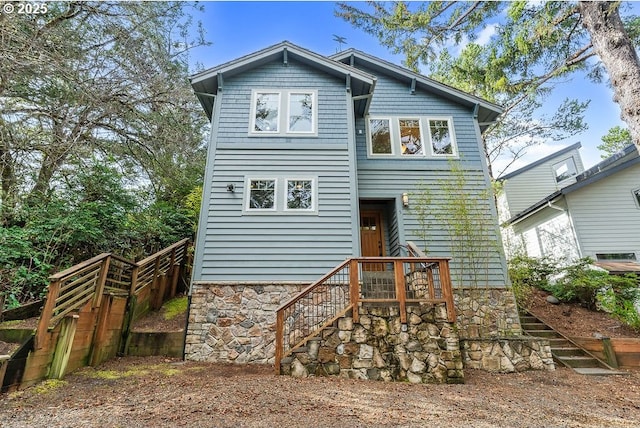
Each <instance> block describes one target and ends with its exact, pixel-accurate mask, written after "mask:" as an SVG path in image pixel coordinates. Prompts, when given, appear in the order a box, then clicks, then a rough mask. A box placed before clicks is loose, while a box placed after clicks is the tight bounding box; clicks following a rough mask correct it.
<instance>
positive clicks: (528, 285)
mask: <svg viewBox="0 0 640 428" xmlns="http://www.w3.org/2000/svg"><path fill="white" fill-rule="evenodd" d="M508 268H509V278H510V279H511V286H512V290H513V294H514V295H515V298H516V301H517V302H518V304H520V305H526V303H527V301H528V299H529V297H530V296H531V293H532V291H533V288H540V289H545V288H547V287H548V284H549V282H548V278H549V276H550V275H552V274H553V273H555V272H556V267H555V264H554V263H553V262H552V261H551V260H550V259H549V258H546V257H545V258H535V257H528V256H526V255H518V256H516V257H514V258H512V259H511V260H509V266H508Z"/></svg>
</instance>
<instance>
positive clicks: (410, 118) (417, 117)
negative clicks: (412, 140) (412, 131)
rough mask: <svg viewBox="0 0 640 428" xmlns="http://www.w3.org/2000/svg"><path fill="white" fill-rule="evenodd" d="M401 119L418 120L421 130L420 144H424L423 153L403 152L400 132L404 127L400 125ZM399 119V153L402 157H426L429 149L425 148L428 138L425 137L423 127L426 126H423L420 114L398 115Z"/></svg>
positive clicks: (419, 129)
mask: <svg viewBox="0 0 640 428" xmlns="http://www.w3.org/2000/svg"><path fill="white" fill-rule="evenodd" d="M401 120H417V121H418V131H419V132H420V144H422V147H421V148H422V153H421V154H415V153H409V154H404V153H402V134H401V133H400V132H401V130H402V127H401V126H400V121H401ZM397 121H398V131H397V134H398V135H397V137H398V144H399V154H400V156H401V157H403V158H407V159H408V158H419V157H420V158H421V157H425V156H426V153H427V150H426V148H425V146H426V144H427V139H426V138H424V132H423V129H424V127H423V126H422V118H420V116H398V117H397Z"/></svg>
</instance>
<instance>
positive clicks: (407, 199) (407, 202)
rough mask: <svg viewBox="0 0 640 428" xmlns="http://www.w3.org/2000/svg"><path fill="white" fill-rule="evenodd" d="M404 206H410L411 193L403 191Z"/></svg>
mask: <svg viewBox="0 0 640 428" xmlns="http://www.w3.org/2000/svg"><path fill="white" fill-rule="evenodd" d="M402 206H403V207H405V208H407V207H409V194H408V193H403V194H402Z"/></svg>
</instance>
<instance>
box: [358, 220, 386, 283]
mask: <svg viewBox="0 0 640 428" xmlns="http://www.w3.org/2000/svg"><path fill="white" fill-rule="evenodd" d="M360 248H361V252H362V257H382V256H384V234H383V233H382V213H381V212H380V211H361V212H360ZM362 269H363V270H377V271H380V270H385V266H384V263H366V264H364V265H363V266H362Z"/></svg>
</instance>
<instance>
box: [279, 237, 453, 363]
mask: <svg viewBox="0 0 640 428" xmlns="http://www.w3.org/2000/svg"><path fill="white" fill-rule="evenodd" d="M407 248H408V249H409V254H410V256H409V257H356V258H351V259H348V260H346V261H345V262H343V263H341V264H340V265H338V266H337V267H336V268H334V269H333V270H332V271H331V272H329V273H327V274H326V275H325V276H323V277H322V278H320V279H319V280H318V281H316V282H314V283H313V284H311V285H310V286H309V287H307V288H306V289H304V290H303V291H302V292H300V294H298V295H297V296H296V297H294V298H292V299H291V300H289V301H288V302H286V303H285V304H283V305H282V306H281V307H280V308H279V309H278V311H277V315H276V350H275V365H276V371H277V372H279V371H280V362H281V361H282V359H283V358H284V357H286V356H288V355H290V354H291V353H292V352H293V351H294V350H295V349H297V348H299V347H301V346H304V345H305V344H306V343H307V342H308V341H309V340H310V339H311V338H313V337H315V336H316V335H317V334H318V333H319V332H320V331H321V330H322V329H324V328H325V327H327V326H329V325H331V324H332V323H333V322H334V321H335V320H336V319H338V318H340V317H342V316H344V315H345V314H346V313H348V312H349V311H352V318H353V321H354V322H358V320H359V313H358V308H359V307H360V305H361V304H363V303H364V304H367V303H371V304H376V303H389V304H397V305H399V307H400V320H401V322H402V323H406V322H407V311H406V306H407V304H416V303H433V304H440V303H443V304H444V305H445V307H446V311H447V320H448V321H449V322H455V308H454V302H453V291H452V287H451V277H450V274H449V260H450V259H449V258H446V257H422V256H420V255H421V254H422V255H424V254H423V253H422V252H421V251H420V250H419V249H417V247H415V245H413V244H410V245H408V246H407ZM416 250H417V251H416ZM381 266H382V269H381Z"/></svg>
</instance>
